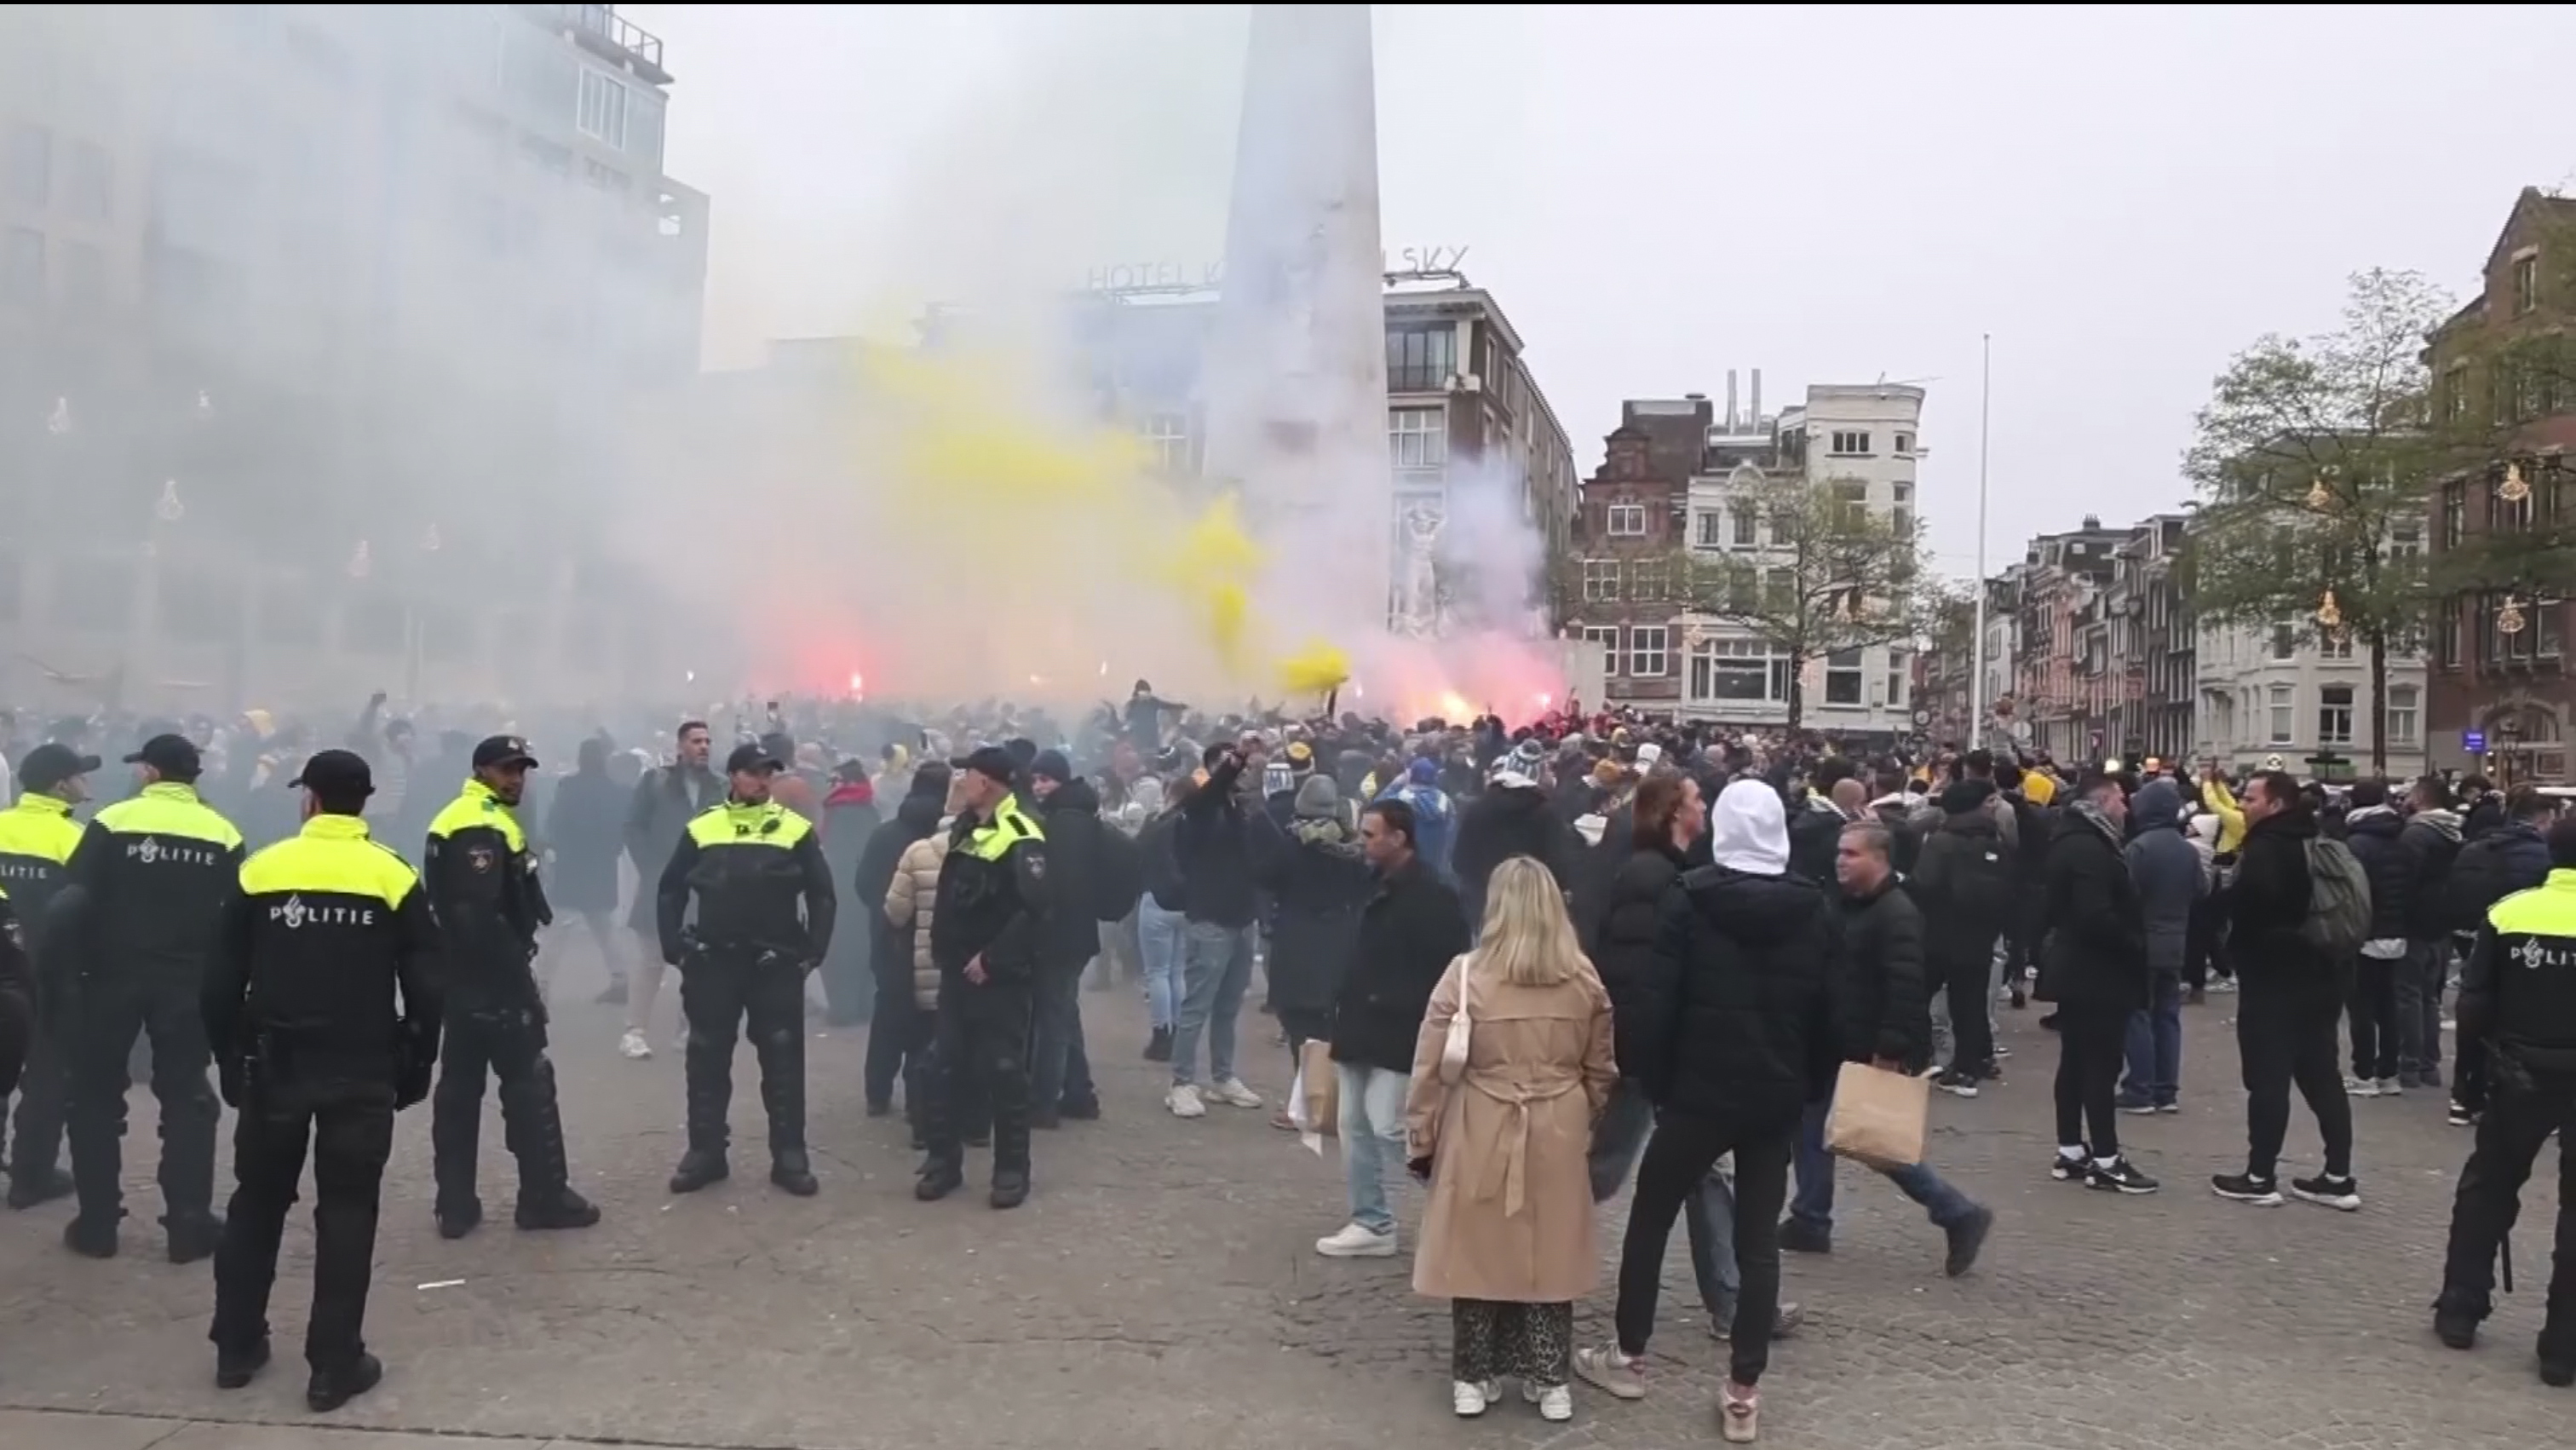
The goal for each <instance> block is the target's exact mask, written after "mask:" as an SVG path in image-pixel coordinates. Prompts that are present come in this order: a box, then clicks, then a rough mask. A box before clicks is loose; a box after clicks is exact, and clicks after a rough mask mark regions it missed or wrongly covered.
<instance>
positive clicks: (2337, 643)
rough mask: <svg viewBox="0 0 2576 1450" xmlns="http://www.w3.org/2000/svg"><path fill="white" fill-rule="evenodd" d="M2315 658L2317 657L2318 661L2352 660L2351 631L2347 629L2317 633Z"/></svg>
mask: <svg viewBox="0 0 2576 1450" xmlns="http://www.w3.org/2000/svg"><path fill="white" fill-rule="evenodd" d="M2317 657H2318V658H2319V659H2328V660H2348V659H2351V658H2352V631H2351V630H2348V629H2330V630H2320V631H2318V636H2317Z"/></svg>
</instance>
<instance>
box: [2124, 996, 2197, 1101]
mask: <svg viewBox="0 0 2576 1450" xmlns="http://www.w3.org/2000/svg"><path fill="white" fill-rule="evenodd" d="M2153 976H2154V980H2153V982H2152V983H2151V984H2150V985H2149V987H2148V988H2147V1005H2146V1009H2145V1010H2144V1011H2139V1012H2132V1013H2130V1014H2129V1047H2128V1058H2129V1082H2128V1086H2127V1087H2126V1088H2125V1089H2123V1090H2122V1092H2121V1094H2120V1101H2121V1102H2122V1103H2124V1104H2127V1105H2129V1106H2133V1107H2134V1106H2136V1105H2138V1104H2141V1103H2144V1104H2147V1105H2149V1106H2152V1107H2159V1108H2160V1107H2163V1106H2164V1105H2165V1104H2167V1103H2170V1102H2172V1101H2174V1100H2175V1098H2176V1097H2177V1096H2178V1095H2179V1094H2180V1093H2181V1092H2182V976H2181V974H2180V973H2178V972H2156V973H2154V974H2153Z"/></svg>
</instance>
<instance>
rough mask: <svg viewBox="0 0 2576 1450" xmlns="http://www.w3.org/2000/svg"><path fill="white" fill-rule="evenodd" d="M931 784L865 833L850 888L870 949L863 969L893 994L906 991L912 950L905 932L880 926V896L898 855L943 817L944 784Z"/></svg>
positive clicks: (882, 901)
mask: <svg viewBox="0 0 2576 1450" xmlns="http://www.w3.org/2000/svg"><path fill="white" fill-rule="evenodd" d="M932 784H933V785H935V787H936V789H933V790H930V791H921V790H915V791H913V792H912V793H911V794H909V795H907V796H905V797H904V798H903V804H901V805H899V806H896V807H895V810H894V819H893V820H890V821H887V822H885V823H884V824H883V825H880V826H878V827H877V828H876V829H875V830H873V831H870V832H869V833H868V844H867V846H866V847H865V848H864V849H863V850H861V851H860V852H859V866H858V874H857V876H856V878H855V879H854V880H853V882H852V885H853V886H854V887H855V889H856V890H857V892H858V895H857V896H856V897H855V898H853V899H854V900H856V901H857V902H858V906H859V909H860V910H861V911H863V912H865V913H867V924H868V934H869V938H870V940H871V942H872V943H873V945H874V948H875V950H874V953H873V954H872V955H871V956H870V957H869V958H868V960H869V963H870V965H871V966H872V967H873V968H874V973H875V976H876V978H877V980H878V982H879V983H880V984H882V985H884V986H885V987H886V988H887V990H889V991H891V992H895V993H897V994H901V993H903V992H908V991H909V990H910V989H911V982H912V948H911V944H910V943H909V942H908V941H906V940H905V937H906V935H907V934H908V932H898V931H896V930H895V929H894V926H893V924H892V923H891V922H888V921H887V920H886V914H885V899H886V892H887V891H888V890H890V889H892V888H893V886H894V872H895V867H896V866H897V865H899V864H901V863H902V861H903V853H904V851H905V850H906V849H907V848H909V847H910V846H911V845H912V843H913V842H915V841H919V840H924V839H927V838H928V837H929V835H930V833H931V832H933V831H936V830H938V829H939V818H940V817H941V816H942V815H945V814H946V813H947V805H948V786H947V782H946V781H945V780H944V779H937V778H934V779H933V781H932Z"/></svg>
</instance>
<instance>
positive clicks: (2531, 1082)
mask: <svg viewBox="0 0 2576 1450" xmlns="http://www.w3.org/2000/svg"><path fill="white" fill-rule="evenodd" d="M2549 864H2550V871H2549V876H2548V879H2547V880H2545V881H2543V882H2542V883H2541V884H2540V885H2538V886H2535V887H2532V888H2531V889H2530V890H2528V891H2517V892H2515V893H2514V894H2512V895H2511V896H2508V897H2506V898H2504V899H2503V900H2502V901H2499V902H2497V903H2496V904H2495V905H2494V906H2493V907H2491V908H2489V909H2488V911H2487V918H2486V924H2485V925H2484V926H2483V927H2481V928H2480V929H2479V931H2478V940H2477V946H2476V948H2475V949H2474V950H2472V951H2471V953H2470V955H2469V962H2468V965H2467V967H2466V968H2464V969H2463V970H2462V971H2461V973H2460V1003H2459V1041H2460V1047H2461V1050H2460V1052H2459V1054H2458V1056H2459V1068H2460V1083H2459V1090H2458V1095H2459V1100H2460V1101H2461V1102H2462V1103H2464V1104H2466V1105H2467V1106H2468V1107H2469V1108H2471V1109H2472V1110H2476V1109H2478V1108H2479V1107H2480V1106H2481V1105H2483V1107H2484V1109H2485V1115H2484V1116H2483V1117H2481V1118H2480V1119H2479V1120H2478V1138H2477V1146H2476V1148H2475V1149H2474V1150H2473V1151H2471V1153H2470V1154H2469V1162H2468V1166H2467V1167H2465V1168H2463V1169H2461V1170H2460V1187H2459V1192H2458V1195H2457V1196H2456V1197H2455V1198H2454V1199H2453V1201H2452V1204H2451V1245H2450V1254H2449V1257H2448V1260H2447V1261H2446V1262H2445V1263H2444V1264H2443V1266H2442V1296H2441V1297H2440V1298H2439V1299H2437V1300H2435V1301H2434V1304H2433V1332H2434V1333H2435V1334H2437V1335H2439V1336H2441V1340H2442V1342H2443V1343H2444V1344H2447V1345H2449V1346H2450V1347H2451V1348H2453V1349H2467V1348H2468V1347H2470V1346H2471V1345H2472V1344H2475V1343H2476V1342H2477V1336H2478V1324H2479V1321H2481V1320H2483V1319H2485V1318H2486V1317H2487V1314H2488V1312H2489V1310H2490V1309H2491V1308H2492V1304H2491V1301H2490V1299H2489V1295H2490V1293H2491V1292H2492V1291H2493V1290H2494V1288H2495V1260H2496V1250H2497V1248H2498V1247H2499V1246H2500V1245H2501V1244H2502V1243H2503V1242H2504V1236H2505V1235H2506V1234H2507V1233H2508V1232H2510V1231H2511V1230H2512V1228H2513V1221H2514V1217H2515V1215H2516V1213H2517V1212H2519V1210H2520V1208H2521V1206H2522V1185H2523V1183H2524V1182H2525V1181H2526V1180H2528V1179H2529V1178H2530V1177H2531V1165H2532V1160H2534V1159H2535V1158H2537V1157H2539V1156H2540V1150H2541V1148H2542V1147H2543V1146H2544V1145H2545V1144H2547V1143H2548V1141H2549V1135H2550V1134H2552V1133H2556V1134H2559V1135H2560V1136H2559V1140H2558V1152H2559V1160H2560V1161H2559V1181H2560V1182H2561V1183H2565V1182H2569V1181H2571V1179H2572V1178H2576V1157H2571V1156H2570V1149H2569V1148H2568V1143H2569V1142H2570V1141H2571V1140H2576V820H2561V821H2560V822H2559V823H2558V824H2557V825H2556V826H2554V827H2552V828H2551V829H2550V832H2549ZM2540 1377H2541V1379H2543V1380H2544V1381H2546V1382H2548V1383H2549V1384H2552V1385H2562V1386H2563V1385H2568V1384H2576V1199H2571V1198H2568V1197H2567V1196H2566V1195H2563V1194H2562V1195H2561V1196H2560V1201H2559V1205H2558V1253H2557V1262H2556V1265H2555V1267H2554V1269H2553V1270H2552V1272H2551V1274H2550V1279H2549V1311H2548V1317H2547V1318H2546V1319H2545V1320H2543V1321H2542V1323H2541V1327H2540Z"/></svg>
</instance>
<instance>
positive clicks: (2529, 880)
mask: <svg viewBox="0 0 2576 1450" xmlns="http://www.w3.org/2000/svg"><path fill="white" fill-rule="evenodd" d="M2548 879H2549V843H2548V842H2547V841H2545V840H2543V839H2541V835H2540V828H2539V827H2538V826H2535V825H2533V824H2532V823H2531V822H2529V821H2507V822H2505V823H2504V824H2502V825H2500V826H2497V827H2496V828H2495V829H2494V830H2491V831H2489V832H2487V833H2486V834H2485V835H2483V836H2480V837H2478V838H2477V839H2475V840H2473V841H2471V842H2469V843H2468V844H2467V845H2465V846H2462V847H2461V848H2460V854H2459V855H2457V856H2455V857H2453V858H2452V859H2451V874H2450V878H2449V880H2448V881H2446V882H2445V883H2444V885H2443V891H2442V896H2443V900H2442V907H2441V914H2442V916H2443V917H2444V918H2445V919H2446V923H2447V924H2448V925H2449V926H2450V927H2451V929H2452V930H2454V931H2469V932H2473V931H2476V930H2477V929H2478V928H2479V927H2481V926H2484V925H2485V924H2486V919H2487V908H2489V907H2491V906H2493V905H2495V904H2496V903H2497V902H2499V901H2502V900H2504V899H2505V898H2506V897H2508V896H2511V895H2512V894H2514V893H2515V892H2517V891H2528V890H2530V889H2531V888H2532V887H2535V886H2538V885H2539V884H2540V883H2541V882H2543V881H2546V880H2548ZM2372 885H2373V889H2376V887H2377V883H2376V882H2373V883H2372Z"/></svg>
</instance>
